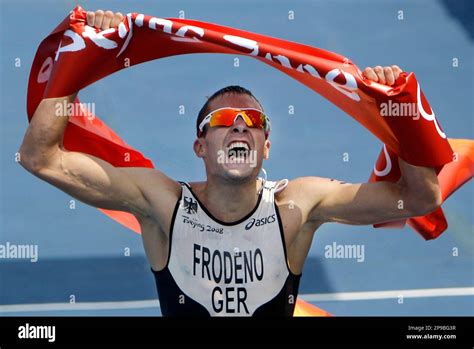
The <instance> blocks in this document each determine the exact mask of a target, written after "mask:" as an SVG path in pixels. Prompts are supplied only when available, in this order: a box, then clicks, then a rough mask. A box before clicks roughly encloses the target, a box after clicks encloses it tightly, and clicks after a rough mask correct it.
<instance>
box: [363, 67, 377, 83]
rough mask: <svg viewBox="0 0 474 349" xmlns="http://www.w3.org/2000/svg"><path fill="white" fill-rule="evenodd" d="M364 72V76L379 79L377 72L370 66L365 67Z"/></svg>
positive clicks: (373, 79)
mask: <svg viewBox="0 0 474 349" xmlns="http://www.w3.org/2000/svg"><path fill="white" fill-rule="evenodd" d="M362 74H364V76H365V77H366V78H367V79H369V80H372V81H375V82H377V81H379V78H378V77H377V74H375V72H374V70H373V69H372V68H370V67H367V68H365V69H364V71H363V72H362Z"/></svg>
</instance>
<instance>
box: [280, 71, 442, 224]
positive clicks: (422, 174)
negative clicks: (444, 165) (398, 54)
mask: <svg viewBox="0 0 474 349" xmlns="http://www.w3.org/2000/svg"><path fill="white" fill-rule="evenodd" d="M400 73H401V69H400V68H399V67H398V66H396V65H394V66H391V67H384V68H382V67H380V66H377V67H375V68H373V69H372V68H366V69H365V70H364V74H365V75H366V77H367V78H369V79H370V80H373V81H378V82H380V83H383V84H387V85H393V84H394V82H395V80H396V79H397V78H398V76H399V74H400ZM399 164H400V170H401V178H400V180H399V181H398V182H397V183H391V182H376V183H360V184H350V183H344V182H340V181H335V180H332V179H328V178H318V177H303V178H298V179H296V180H294V181H292V183H290V184H291V185H290V186H289V187H290V188H289V189H290V191H289V192H290V193H289V194H290V195H289V196H288V197H291V196H293V197H294V200H295V202H299V203H300V206H301V208H302V213H303V217H305V218H306V219H305V220H306V221H314V222H320V223H324V222H340V223H346V224H374V223H381V222H387V221H391V220H397V219H403V218H408V217H415V216H422V215H425V214H427V213H429V212H432V211H434V210H435V209H436V208H437V207H439V205H440V204H441V193H440V188H439V183H438V178H437V176H436V173H435V170H434V169H432V168H426V167H418V166H412V165H410V164H408V163H406V162H404V161H403V160H402V159H399ZM291 188H292V189H291Z"/></svg>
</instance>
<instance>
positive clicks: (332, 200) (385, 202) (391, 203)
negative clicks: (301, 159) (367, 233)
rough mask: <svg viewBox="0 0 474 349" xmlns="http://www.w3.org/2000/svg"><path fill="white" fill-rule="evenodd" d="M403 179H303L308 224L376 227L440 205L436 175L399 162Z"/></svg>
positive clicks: (430, 171)
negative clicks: (394, 181) (351, 182)
mask: <svg viewBox="0 0 474 349" xmlns="http://www.w3.org/2000/svg"><path fill="white" fill-rule="evenodd" d="M399 163H400V169H401V172H402V177H401V179H400V180H399V181H398V182H397V183H391V182H376V183H359V184H349V183H344V182H340V181H336V180H331V179H327V178H316V177H305V178H301V179H299V180H298V181H299V185H301V186H302V187H304V190H305V191H307V192H308V193H312V194H313V196H311V195H308V197H312V198H313V201H311V202H307V203H306V205H307V206H306V207H308V212H309V213H308V220H313V221H318V222H321V223H324V222H339V223H346V224H360V225H363V224H375V223H381V222H387V221H392V220H397V219H403V218H409V217H416V216H422V215H425V214H428V213H430V212H432V211H434V210H435V209H436V208H437V207H439V205H440V204H441V193H440V189H439V184H438V178H437V176H436V173H435V171H434V170H433V169H431V168H426V167H417V166H412V165H409V164H407V163H406V162H404V161H403V160H401V159H399Z"/></svg>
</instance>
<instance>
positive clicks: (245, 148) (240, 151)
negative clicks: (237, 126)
mask: <svg viewBox="0 0 474 349" xmlns="http://www.w3.org/2000/svg"><path fill="white" fill-rule="evenodd" d="M226 150H227V156H228V157H229V159H247V158H248V156H249V153H250V147H249V145H248V144H247V143H245V142H238V141H237V142H232V143H230V144H229V145H228V146H227V148H226Z"/></svg>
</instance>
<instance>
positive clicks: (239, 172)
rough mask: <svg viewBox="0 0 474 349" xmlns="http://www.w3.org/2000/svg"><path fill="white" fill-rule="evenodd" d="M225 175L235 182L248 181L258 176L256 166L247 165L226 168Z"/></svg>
mask: <svg viewBox="0 0 474 349" xmlns="http://www.w3.org/2000/svg"><path fill="white" fill-rule="evenodd" d="M224 177H225V178H226V179H227V180H230V181H233V182H246V181H248V180H250V179H255V178H257V176H256V174H255V168H252V167H250V166H248V165H246V166H232V167H226V168H225V169H224Z"/></svg>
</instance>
